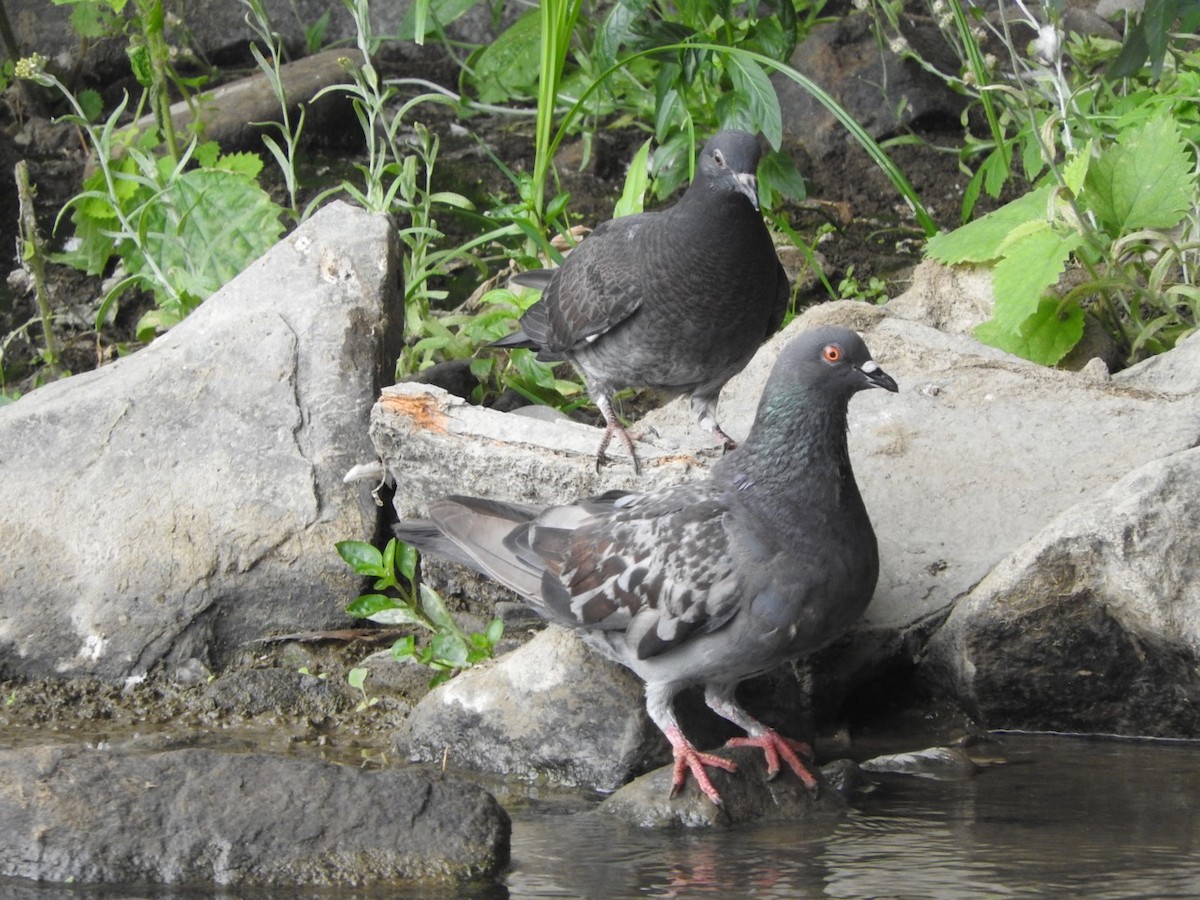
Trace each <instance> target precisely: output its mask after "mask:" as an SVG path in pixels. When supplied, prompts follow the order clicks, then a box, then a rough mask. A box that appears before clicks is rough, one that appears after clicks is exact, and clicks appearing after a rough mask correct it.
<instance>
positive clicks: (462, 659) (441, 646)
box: [429, 632, 469, 669]
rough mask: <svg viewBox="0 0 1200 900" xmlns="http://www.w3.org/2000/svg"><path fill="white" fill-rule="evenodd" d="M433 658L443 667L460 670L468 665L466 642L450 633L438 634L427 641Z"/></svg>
mask: <svg viewBox="0 0 1200 900" xmlns="http://www.w3.org/2000/svg"><path fill="white" fill-rule="evenodd" d="M429 646H430V649H432V650H433V658H434V659H436V660H437V661H438V662H440V663H442V664H443V665H446V666H450V667H452V668H455V669H462V668H465V667H466V666H467V665H468V662H467V657H468V655H469V651H468V649H467V644H466V642H465V641H464V640H463V639H462V638H461V637H459V636H458V635H457V634H454V633H452V632H439V633H438V634H435V635H434V636H433V637H432V638H430V639H429Z"/></svg>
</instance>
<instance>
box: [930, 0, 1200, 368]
mask: <svg viewBox="0 0 1200 900" xmlns="http://www.w3.org/2000/svg"><path fill="white" fill-rule="evenodd" d="M942 10H943V13H944V20H943V27H944V28H945V29H946V31H947V33H948V34H950V35H951V36H952V37H953V38H954V39H955V41H956V42H957V44H958V46H959V47H960V50H961V53H962V56H963V60H964V69H963V71H964V73H966V74H964V75H963V76H961V77H958V76H952V75H948V76H947V77H948V78H949V79H950V80H951V82H952V83H954V84H955V85H956V86H958V87H959V88H960V89H962V90H963V91H965V92H967V93H970V94H971V95H972V96H974V97H975V98H976V100H977V101H978V102H979V104H980V107H981V109H982V112H983V114H984V115H983V118H984V120H985V121H986V123H987V125H988V137H987V138H974V137H972V136H971V135H970V133H969V132H968V140H967V143H966V145H965V148H964V151H963V159H964V162H968V161H977V165H976V168H975V171H974V174H973V177H972V180H971V182H970V186H969V188H968V191H967V193H966V196H965V199H964V207H963V219H964V221H967V220H968V219H969V218H970V215H971V212H972V210H973V207H974V204H975V202H976V201H977V199H978V197H979V196H980V193H981V192H985V193H987V194H989V195H990V196H992V197H998V196H999V195H1000V192H1001V191H1002V190H1003V189H1004V187H1005V186H1006V185H1008V184H1010V183H1012V181H1013V179H1015V178H1016V177H1018V176H1020V177H1021V178H1023V179H1024V180H1025V181H1026V182H1028V183H1030V184H1031V185H1032V188H1031V189H1030V190H1029V191H1028V192H1027V193H1026V194H1025V195H1023V196H1021V197H1019V198H1018V199H1016V200H1013V201H1012V202H1010V203H1008V204H1006V205H1005V206H1003V207H1001V208H1000V209H997V210H996V211H994V212H992V213H990V214H988V215H986V216H983V217H981V218H979V219H977V220H975V221H973V222H968V223H967V224H965V225H964V226H962V227H961V228H960V229H958V230H957V231H954V232H952V233H950V234H947V235H940V236H938V237H935V238H933V239H932V240H930V242H929V244H928V251H927V252H928V255H929V256H931V257H933V258H934V259H938V260H940V261H942V262H945V263H951V264H955V263H982V264H988V265H991V266H993V267H994V279H993V285H994V295H995V308H994V313H993V317H992V319H991V320H990V321H988V322H986V323H984V324H983V325H981V326H980V327H979V328H978V329H977V331H976V336H977V337H978V338H979V339H980V340H982V341H984V342H985V343H988V344H991V345H993V346H996V347H1000V348H1002V349H1004V350H1008V351H1009V352H1012V353H1015V354H1017V355H1020V356H1024V357H1025V358H1027V359H1031V360H1034V361H1036V362H1040V363H1044V364H1054V363H1057V362H1058V361H1060V360H1061V359H1062V358H1063V357H1064V356H1065V355H1066V354H1067V353H1069V352H1070V350H1071V349H1072V348H1073V347H1074V346H1075V345H1076V344H1077V343H1078V341H1079V340H1080V338H1081V337H1082V335H1083V330H1084V320H1085V314H1091V315H1093V316H1094V317H1095V318H1096V319H1097V320H1098V321H1099V322H1100V323H1101V324H1102V325H1103V327H1104V329H1105V330H1106V331H1107V333H1108V334H1109V335H1110V336H1111V337H1112V339H1113V340H1114V341H1115V342H1116V344H1117V346H1118V348H1119V349H1120V351H1121V353H1122V354H1123V355H1124V357H1125V360H1126V361H1127V362H1134V361H1136V360H1137V359H1139V358H1142V357H1143V356H1146V355H1148V354H1152V353H1159V352H1162V351H1163V350H1168V349H1170V348H1171V347H1173V346H1174V345H1175V344H1176V343H1177V342H1178V341H1179V340H1181V339H1182V338H1183V337H1185V336H1186V335H1188V334H1190V333H1191V332H1192V331H1194V330H1195V329H1196V327H1197V323H1198V322H1200V318H1198V315H1200V289H1198V287H1197V277H1198V276H1200V268H1198V263H1200V243H1198V239H1200V236H1198V233H1197V225H1198V224H1200V223H1198V222H1197V209H1200V178H1198V176H1197V154H1196V147H1197V146H1200V114H1198V113H1197V108H1196V103H1195V100H1196V97H1197V95H1198V91H1200V49H1198V48H1197V46H1196V41H1195V39H1194V37H1189V36H1188V35H1187V34H1186V33H1185V32H1184V31H1182V30H1180V31H1175V30H1174V26H1175V21H1176V19H1177V18H1178V19H1179V20H1180V21H1179V25H1180V27H1181V29H1182V28H1183V27H1186V25H1187V23H1188V22H1189V21H1192V22H1195V21H1198V20H1200V19H1198V17H1200V13H1197V12H1196V10H1195V9H1194V5H1192V6H1187V5H1184V4H1179V3H1176V2H1174V0H1156V2H1152V3H1148V4H1147V6H1146V9H1145V12H1144V13H1143V15H1142V16H1141V18H1140V19H1138V20H1136V21H1134V22H1132V23H1131V27H1130V28H1129V30H1128V32H1127V39H1126V42H1125V43H1124V44H1123V45H1122V44H1119V43H1117V42H1116V41H1111V40H1105V39H1102V38H1098V37H1082V36H1079V35H1075V34H1068V33H1066V32H1064V30H1063V27H1062V22H1061V20H1060V19H1059V13H1060V10H1059V9H1058V8H1057V7H1055V6H1054V5H1049V6H1047V7H1045V13H1046V15H1047V16H1048V18H1047V19H1046V20H1044V21H1043V20H1040V19H1037V18H1034V17H1033V15H1032V14H1031V13H1030V12H1029V11H1028V8H1027V7H1025V6H1023V5H1020V4H1018V5H1017V6H1015V7H1011V8H1010V7H1004V8H1003V11H1004V12H1005V15H1003V16H1001V17H1000V20H999V25H997V26H992V27H993V30H994V31H995V35H994V36H995V37H997V38H999V40H1000V42H1001V44H1002V46H1004V47H1005V48H1007V51H1008V56H1009V58H1008V60H1007V66H1008V70H1009V71H1010V72H1011V73H1012V74H1011V75H1005V74H1004V69H1002V68H1001V66H1000V63H999V62H998V61H996V60H988V59H987V58H986V57H985V56H984V54H983V53H982V52H981V50H980V46H979V36H978V32H977V31H976V29H977V28H979V27H981V22H980V21H977V20H972V19H971V17H970V16H969V15H968V12H967V10H966V8H965V7H964V6H963V5H962V4H961V3H960V2H959V0H947V2H946V3H945V5H944V6H943V7H942ZM1019 25H1024V26H1027V27H1028V28H1030V29H1032V30H1033V31H1034V33H1035V34H1036V35H1037V38H1036V39H1035V40H1034V41H1033V42H1032V43H1031V44H1030V46H1029V48H1028V50H1027V51H1023V50H1019V49H1018V47H1017V41H1016V38H1015V37H1014V28H1015V26H1019ZM968 76H969V77H968Z"/></svg>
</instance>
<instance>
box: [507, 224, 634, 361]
mask: <svg viewBox="0 0 1200 900" xmlns="http://www.w3.org/2000/svg"><path fill="white" fill-rule="evenodd" d="M652 215H653V214H650V213H643V214H641V215H637V216H626V217H625V218H622V219H612V220H611V221H608V222H605V223H603V224H602V225H600V226H599V227H598V228H597V229H596V230H595V231H593V232H592V233H591V234H590V235H588V237H587V238H585V239H584V240H583V242H582V243H580V245H579V246H578V247H576V248H575V249H574V250H572V251H571V255H570V256H568V257H567V261H566V263H564V264H563V266H562V268H561V269H559V270H558V272H557V275H556V276H555V278H554V280H553V281H552V282H551V283H550V286H549V287H548V288H547V289H546V292H545V294H544V295H543V297H542V299H541V300H540V301H538V303H536V304H534V305H533V306H532V307H531V308H530V310H529V312H527V313H526V314H525V315H526V317H530V316H531V314H533V318H534V320H533V321H531V322H529V323H526V321H525V318H522V320H521V327H522V328H523V329H524V330H525V331H526V333H528V334H530V335H533V336H535V337H536V338H537V339H538V340H539V341H540V342H541V344H542V346H543V347H544V348H545V349H546V350H547V351H549V353H552V354H560V353H563V352H566V351H570V350H574V349H577V348H579V347H582V346H586V345H587V344H588V343H589V342H590V341H592V340H595V338H596V337H598V336H599V335H601V334H604V333H605V332H606V331H610V330H611V329H613V328H615V327H616V326H617V325H619V324H620V323H621V322H623V321H625V320H626V319H627V318H629V317H630V316H631V315H633V314H634V312H636V311H637V309H638V307H639V306H641V304H642V299H643V297H644V292H643V289H642V283H641V282H642V279H641V273H640V270H639V266H638V262H637V260H638V254H637V249H638V246H637V245H638V240H639V236H638V232H639V231H640V230H641V229H642V228H643V227H644V226H645V225H646V223H647V221H648V220H649V219H650V217H651V216H652ZM539 307H542V309H541V310H540V311H538V308H539ZM535 311H537V312H536V313H535ZM531 327H532V328H535V329H537V330H538V331H539V332H540V333H539V334H537V335H534V332H533V331H531V330H530V328H531Z"/></svg>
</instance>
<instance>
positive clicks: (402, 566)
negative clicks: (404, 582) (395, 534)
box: [389, 538, 420, 583]
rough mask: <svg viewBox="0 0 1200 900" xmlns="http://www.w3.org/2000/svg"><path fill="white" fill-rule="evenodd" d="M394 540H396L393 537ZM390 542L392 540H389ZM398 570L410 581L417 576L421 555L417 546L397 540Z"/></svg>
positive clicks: (396, 564)
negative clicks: (418, 558) (418, 561)
mask: <svg viewBox="0 0 1200 900" xmlns="http://www.w3.org/2000/svg"><path fill="white" fill-rule="evenodd" d="M392 540H396V539H395V538H392ZM389 543H390V542H389ZM395 554H396V563H395V566H396V571H397V572H399V573H400V574H401V575H403V576H404V577H405V578H406V579H408V581H409V583H411V582H412V580H413V579H414V578H415V577H416V574H417V557H418V556H419V555H420V554H419V553H418V551H417V548H416V547H410V546H409V545H408V544H405V543H403V542H400V541H396V550H395Z"/></svg>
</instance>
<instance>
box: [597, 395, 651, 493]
mask: <svg viewBox="0 0 1200 900" xmlns="http://www.w3.org/2000/svg"><path fill="white" fill-rule="evenodd" d="M593 399H594V400H595V401H596V406H597V407H599V409H600V415H602V416H604V425H605V428H604V437H602V438H600V446H599V447H598V448H596V471H597V472H599V471H600V467H601V466H603V465H604V464H605V463H606V462H608V457H607V456H606V455H605V454H604V451H605V450H606V449H607V448H608V442H609V441H611V440H612V437H613V435H614V434H615V435H617V436H618V437H620V439H621V443H622V444H624V445H625V449H626V451H628V453H629V459H630V461H631V462H632V463H633V472H634V474H635V475H640V474H642V470H641V467H640V466H639V465H638V458H637V453H635V452H634V450H633V439H632V438H631V437H630V436H629V432H628V431H626V430H625V426H624V425H622V424H621V423H620V421H619V420H618V419H617V414H616V412H615V411H614V410H613V405H612V400H611V399H610V398H609V397H608V396H607V395H601V396H599V397H593Z"/></svg>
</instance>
